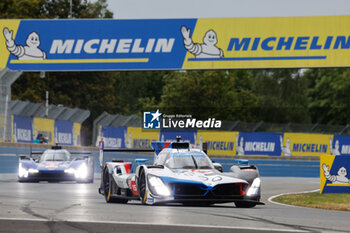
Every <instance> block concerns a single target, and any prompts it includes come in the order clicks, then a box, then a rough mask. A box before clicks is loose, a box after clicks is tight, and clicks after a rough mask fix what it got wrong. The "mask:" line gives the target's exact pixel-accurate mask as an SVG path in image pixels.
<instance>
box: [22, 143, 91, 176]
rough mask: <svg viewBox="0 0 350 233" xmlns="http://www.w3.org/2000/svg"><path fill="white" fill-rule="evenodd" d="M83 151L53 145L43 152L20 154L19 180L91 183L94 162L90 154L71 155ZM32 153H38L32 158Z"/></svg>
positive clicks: (33, 153)
mask: <svg viewBox="0 0 350 233" xmlns="http://www.w3.org/2000/svg"><path fill="white" fill-rule="evenodd" d="M72 153H74V154H85V153H84V152H69V151H68V150H65V149H62V148H61V147H60V146H53V147H52V148H51V149H48V150H45V151H44V152H31V155H30V156H20V158H19V165H18V181H19V182H38V181H55V182H59V181H77V182H79V183H93V181H94V163H93V158H92V157H91V156H83V157H72V155H71V154H72ZM33 155H39V156H38V157H36V158H34V157H33Z"/></svg>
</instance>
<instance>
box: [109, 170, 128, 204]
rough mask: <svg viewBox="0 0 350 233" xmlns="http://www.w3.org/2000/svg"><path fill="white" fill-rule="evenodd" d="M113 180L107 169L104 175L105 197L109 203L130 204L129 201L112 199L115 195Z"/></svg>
mask: <svg viewBox="0 0 350 233" xmlns="http://www.w3.org/2000/svg"><path fill="white" fill-rule="evenodd" d="M112 179H113V178H112V177H111V175H110V174H109V173H108V169H106V170H105V171H104V173H103V184H104V196H105V200H106V202H107V203H128V199H124V198H118V197H112V194H113V185H114V183H113V180H112Z"/></svg>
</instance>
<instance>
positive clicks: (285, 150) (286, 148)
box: [280, 136, 292, 156]
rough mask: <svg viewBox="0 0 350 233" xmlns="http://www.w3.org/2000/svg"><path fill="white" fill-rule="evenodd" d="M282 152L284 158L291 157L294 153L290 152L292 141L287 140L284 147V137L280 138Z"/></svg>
mask: <svg viewBox="0 0 350 233" xmlns="http://www.w3.org/2000/svg"><path fill="white" fill-rule="evenodd" d="M280 143H281V150H282V153H283V155H284V156H291V155H292V152H291V151H290V139H289V138H287V140H286V146H284V145H283V137H282V136H280Z"/></svg>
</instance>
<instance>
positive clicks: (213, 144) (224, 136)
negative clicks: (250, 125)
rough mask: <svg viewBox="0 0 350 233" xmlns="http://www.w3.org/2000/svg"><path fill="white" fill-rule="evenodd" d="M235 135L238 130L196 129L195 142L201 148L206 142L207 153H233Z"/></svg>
mask: <svg viewBox="0 0 350 233" xmlns="http://www.w3.org/2000/svg"><path fill="white" fill-rule="evenodd" d="M237 136H238V132H230V131H226V132H225V131H214V130H211V131H209V130H198V132H197V142H196V144H197V145H199V147H200V148H201V147H202V143H203V142H207V150H208V154H209V155H235V154H236V138H237Z"/></svg>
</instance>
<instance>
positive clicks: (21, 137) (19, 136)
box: [12, 115, 33, 143]
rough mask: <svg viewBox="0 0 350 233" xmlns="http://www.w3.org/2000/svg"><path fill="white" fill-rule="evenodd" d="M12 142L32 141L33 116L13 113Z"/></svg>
mask: <svg viewBox="0 0 350 233" xmlns="http://www.w3.org/2000/svg"><path fill="white" fill-rule="evenodd" d="M12 133H13V135H12V137H13V142H29V143H31V142H33V118H31V117H22V116H17V115H13V131H12Z"/></svg>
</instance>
